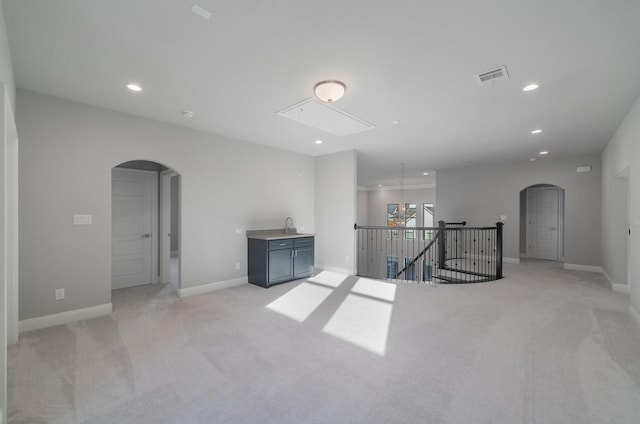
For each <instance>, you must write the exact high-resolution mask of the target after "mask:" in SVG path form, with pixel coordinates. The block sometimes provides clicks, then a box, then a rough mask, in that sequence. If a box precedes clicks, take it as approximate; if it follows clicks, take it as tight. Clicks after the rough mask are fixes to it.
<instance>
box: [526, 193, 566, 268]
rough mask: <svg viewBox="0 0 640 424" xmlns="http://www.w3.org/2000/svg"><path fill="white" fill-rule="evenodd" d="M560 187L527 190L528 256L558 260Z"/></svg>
mask: <svg viewBox="0 0 640 424" xmlns="http://www.w3.org/2000/svg"><path fill="white" fill-rule="evenodd" d="M558 197H559V193H558V189H557V188H533V189H528V190H527V245H528V246H527V249H528V251H527V257H529V258H536V259H547V260H551V261H557V260H558V211H559V210H558Z"/></svg>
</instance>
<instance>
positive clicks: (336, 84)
mask: <svg viewBox="0 0 640 424" xmlns="http://www.w3.org/2000/svg"><path fill="white" fill-rule="evenodd" d="M346 89H347V86H346V85H344V84H343V83H341V82H340V81H334V80H327V81H321V82H319V83H317V84H316V85H315V87H313V93H314V94H315V96H316V97H317V98H318V99H320V100H322V101H323V102H327V103H331V102H335V101H336V100H340V99H341V98H342V96H344V92H345V91H346Z"/></svg>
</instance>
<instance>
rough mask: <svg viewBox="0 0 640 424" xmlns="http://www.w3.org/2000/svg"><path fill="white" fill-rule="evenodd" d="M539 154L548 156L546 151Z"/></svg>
mask: <svg viewBox="0 0 640 424" xmlns="http://www.w3.org/2000/svg"><path fill="white" fill-rule="evenodd" d="M540 154H541V155H548V154H549V152H547V151H546V150H543V151H541V152H540Z"/></svg>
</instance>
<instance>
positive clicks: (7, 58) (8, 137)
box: [0, 1, 16, 422]
mask: <svg viewBox="0 0 640 424" xmlns="http://www.w3.org/2000/svg"><path fill="white" fill-rule="evenodd" d="M15 99H16V95H15V81H14V76H13V65H12V61H11V54H10V52H9V41H8V39H7V29H6V26H5V21H4V10H3V8H2V1H0V164H2V165H1V168H2V170H1V171H0V226H1V227H2V228H1V229H0V240H2V246H1V247H0V276H2V277H0V283H1V284H2V289H1V290H0V345H1V346H6V345H7V314H12V313H13V311H14V310H15V309H12V308H11V307H10V308H7V302H12V301H13V299H12V298H9V299H7V298H6V296H7V294H9V296H12V293H11V290H10V289H8V288H7V281H8V280H7V278H6V277H7V272H11V271H10V270H11V263H12V257H11V254H10V253H9V252H7V251H5V246H7V243H6V241H7V234H6V233H5V230H9V231H11V229H9V228H7V224H8V223H7V219H8V215H9V210H10V209H11V208H12V206H13V205H12V202H11V201H9V202H7V201H6V200H7V199H6V196H5V195H6V193H5V191H4V190H5V184H6V181H5V178H6V170H7V162H6V157H7V153H8V145H9V143H12V142H14V141H13V140H12V139H13V138H15V134H14V130H15V122H14V118H13V117H14V113H13V112H14V111H15ZM8 108H10V109H11V110H7V109H8ZM9 225H10V224H9ZM8 247H9V248H11V246H8ZM14 307H15V305H14ZM6 370H7V350H6V349H4V348H3V349H2V352H1V353H0V415H1V416H0V421H2V422H5V421H6V419H7V371H6Z"/></svg>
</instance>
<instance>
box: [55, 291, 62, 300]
mask: <svg viewBox="0 0 640 424" xmlns="http://www.w3.org/2000/svg"><path fill="white" fill-rule="evenodd" d="M55 297H56V300H62V299H64V289H56V294H55Z"/></svg>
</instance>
